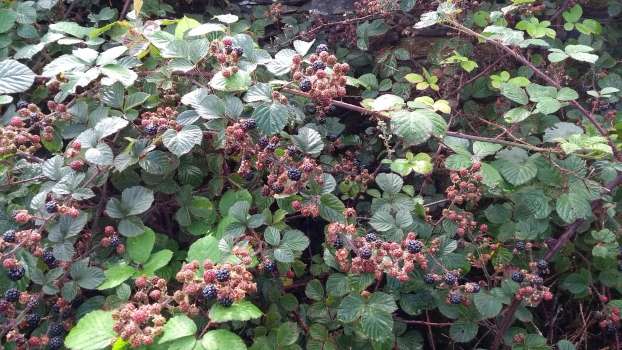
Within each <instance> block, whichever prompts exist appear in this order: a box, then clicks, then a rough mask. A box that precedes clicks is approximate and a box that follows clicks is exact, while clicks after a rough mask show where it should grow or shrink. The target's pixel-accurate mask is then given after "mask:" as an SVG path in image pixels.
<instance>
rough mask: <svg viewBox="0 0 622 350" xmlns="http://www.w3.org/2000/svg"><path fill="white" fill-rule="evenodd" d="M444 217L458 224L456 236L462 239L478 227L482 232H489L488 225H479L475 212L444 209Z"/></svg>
mask: <svg viewBox="0 0 622 350" xmlns="http://www.w3.org/2000/svg"><path fill="white" fill-rule="evenodd" d="M443 217H444V218H445V219H447V220H449V221H451V222H453V223H455V224H456V226H457V227H456V232H455V233H456V238H458V239H462V238H464V236H465V235H467V234H468V233H471V232H473V231H475V230H477V229H479V232H481V233H482V234H486V233H488V225H486V224H481V225H479V226H478V223H477V221H475V220H474V218H473V213H471V212H468V211H456V210H452V209H443Z"/></svg>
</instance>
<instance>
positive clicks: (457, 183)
mask: <svg viewBox="0 0 622 350" xmlns="http://www.w3.org/2000/svg"><path fill="white" fill-rule="evenodd" d="M480 168H481V164H480V163H473V165H471V167H470V168H468V169H466V168H463V169H460V171H452V172H451V173H450V175H449V178H450V179H451V182H452V185H451V186H449V187H447V189H446V190H445V193H446V194H447V199H448V200H450V201H452V202H453V203H456V204H458V205H462V204H463V203H468V204H471V205H473V204H476V203H477V202H479V200H480V199H481V198H482V191H481V188H480V187H481V181H482V175H481V174H480V173H479V170H480Z"/></svg>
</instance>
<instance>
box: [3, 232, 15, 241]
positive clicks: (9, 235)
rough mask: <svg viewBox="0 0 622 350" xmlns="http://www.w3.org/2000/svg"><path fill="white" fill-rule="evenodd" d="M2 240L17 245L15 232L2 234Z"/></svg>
mask: <svg viewBox="0 0 622 350" xmlns="http://www.w3.org/2000/svg"><path fill="white" fill-rule="evenodd" d="M2 240H4V241H5V242H7V243H15V230H7V231H5V232H4V234H2Z"/></svg>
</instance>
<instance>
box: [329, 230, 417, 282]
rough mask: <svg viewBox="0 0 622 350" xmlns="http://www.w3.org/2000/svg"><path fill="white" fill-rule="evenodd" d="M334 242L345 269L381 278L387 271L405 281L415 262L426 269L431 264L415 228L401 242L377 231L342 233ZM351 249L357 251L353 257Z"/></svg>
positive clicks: (342, 266) (342, 267)
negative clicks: (359, 234)
mask: <svg viewBox="0 0 622 350" xmlns="http://www.w3.org/2000/svg"><path fill="white" fill-rule="evenodd" d="M346 240H347V241H346ZM333 246H334V247H335V248H336V249H337V251H336V253H335V258H336V261H337V263H338V264H339V267H340V269H341V270H343V271H348V272H351V273H373V274H374V276H375V277H376V279H378V280H380V279H381V278H382V275H383V274H384V273H386V274H388V275H389V276H391V277H394V278H396V279H398V280H399V281H401V282H405V281H408V280H409V279H410V277H409V273H411V272H412V271H414V270H415V266H418V267H419V268H420V269H422V270H425V269H427V267H428V260H427V258H426V256H425V252H426V248H425V245H424V243H423V242H422V241H420V240H418V239H417V235H416V234H415V233H414V232H410V233H408V235H407V236H406V238H405V239H404V240H403V241H402V242H401V244H400V243H397V242H386V241H383V240H381V239H380V238H379V237H378V236H377V235H376V234H375V233H373V232H369V233H367V234H366V235H365V237H356V238H353V239H349V238H347V237H346V238H345V239H344V238H343V237H341V236H340V235H338V236H337V238H336V239H335V240H334V241H333ZM351 253H354V255H355V256H354V257H352V258H350V254H351Z"/></svg>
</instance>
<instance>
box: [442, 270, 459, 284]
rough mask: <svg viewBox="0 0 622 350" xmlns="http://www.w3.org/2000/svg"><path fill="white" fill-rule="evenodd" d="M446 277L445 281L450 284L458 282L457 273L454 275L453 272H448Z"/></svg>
mask: <svg viewBox="0 0 622 350" xmlns="http://www.w3.org/2000/svg"><path fill="white" fill-rule="evenodd" d="M444 279H445V283H447V284H448V285H450V286H453V285H455V284H456V283H458V277H456V275H454V274H453V273H451V272H447V273H446V274H445V276H444Z"/></svg>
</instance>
